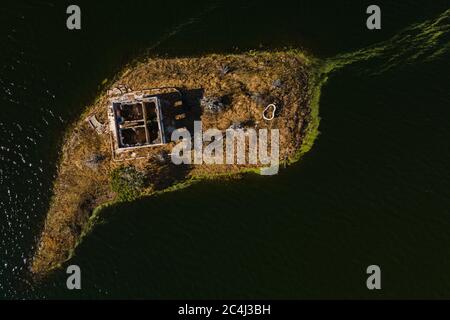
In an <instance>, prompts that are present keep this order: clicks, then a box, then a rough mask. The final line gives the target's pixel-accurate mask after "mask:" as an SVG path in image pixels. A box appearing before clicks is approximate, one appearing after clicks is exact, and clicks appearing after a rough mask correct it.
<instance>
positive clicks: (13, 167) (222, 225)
mask: <svg viewBox="0 0 450 320" xmlns="http://www.w3.org/2000/svg"><path fill="white" fill-rule="evenodd" d="M79 5H80V6H81V8H82V14H83V29H82V30H81V32H74V33H71V32H68V31H67V30H66V29H65V17H66V16H65V14H64V12H65V6H64V5H55V6H53V5H51V4H49V3H43V2H36V1H25V2H14V3H5V4H2V5H1V7H0V16H1V17H2V19H1V21H2V22H1V24H2V25H1V26H2V28H1V29H0V39H2V40H4V42H3V43H4V49H3V50H2V51H1V52H0V57H1V59H2V61H4V63H3V65H2V69H1V73H0V88H1V90H2V94H1V98H2V100H1V101H2V115H1V116H0V132H1V133H2V136H3V139H2V141H1V142H0V190H1V192H0V210H1V213H0V214H1V215H2V219H1V223H0V227H1V233H2V238H1V242H0V257H1V260H0V262H1V263H0V297H3V298H42V297H51V298H77V297H81V298H100V297H102V298H108V297H111V298H370V297H375V298H419V297H421V298H423V297H426V298H429V297H446V298H448V297H449V296H450V275H449V273H448V271H447V270H449V269H450V253H449V251H448V249H447V247H448V245H449V244H450V232H449V230H450V212H449V208H450V197H449V196H448V191H449V190H450V186H449V181H450V179H449V178H450V177H449V173H450V167H449V166H450V165H449V164H448V161H447V159H449V156H450V154H449V153H450V149H449V148H448V147H447V144H448V142H447V141H448V140H449V138H450V129H449V128H450V127H449V126H448V119H449V116H450V110H449V109H448V103H449V93H448V89H447V84H448V82H449V75H448V72H447V70H448V58H449V57H448V53H444V54H443V55H441V56H439V57H436V58H435V59H432V61H429V62H427V63H424V62H422V60H420V59H418V61H412V62H410V63H408V64H405V63H403V64H402V63H397V65H396V66H394V67H393V68H392V69H390V70H388V71H384V72H382V73H380V74H379V75H375V74H376V73H377V72H376V71H379V70H382V69H383V65H384V64H383V61H385V60H386V59H387V57H386V56H382V57H379V60H381V62H380V61H378V60H377V59H371V60H364V59H360V61H359V62H358V63H355V64H351V65H347V66H346V67H345V68H342V69H339V70H337V71H336V72H332V73H330V74H329V75H328V76H329V79H328V82H327V83H326V84H325V85H324V87H323V88H322V92H321V94H322V95H321V100H320V115H321V118H322V120H321V123H320V131H321V134H320V136H319V139H318V140H317V141H316V143H315V145H314V147H313V149H312V150H311V151H310V152H309V153H308V154H307V155H306V156H305V157H304V159H303V160H302V161H301V162H300V163H299V164H296V165H294V166H292V167H289V168H286V169H283V170H281V171H280V174H279V175H277V176H274V177H260V176H249V177H248V178H246V179H245V180H241V181H237V182H227V183H223V182H205V183H201V184H197V185H194V186H191V187H189V188H187V189H184V190H180V191H177V192H173V193H167V194H164V195H161V196H158V197H156V198H148V199H142V200H140V201H137V202H135V203H131V204H126V205H125V204H124V205H118V206H114V207H111V208H108V209H106V210H105V211H104V212H103V213H102V215H101V219H102V220H103V223H102V224H99V225H98V226H96V228H95V229H94V231H93V232H92V233H91V234H90V235H89V236H88V237H86V238H85V239H84V241H83V243H82V244H81V245H80V246H79V247H78V248H77V250H76V256H75V257H74V258H73V259H72V260H71V261H70V262H69V264H78V265H79V266H80V267H81V269H82V277H83V278H82V279H83V280H82V287H83V289H82V290H81V291H75V292H72V291H68V290H67V289H66V287H65V279H66V274H65V271H64V270H63V269H62V270H58V271H57V272H55V273H54V274H52V275H51V276H50V277H49V278H48V279H46V280H44V281H43V282H41V283H34V284H33V283H32V282H31V281H30V279H29V278H28V276H27V275H26V273H25V271H24V269H25V266H26V264H27V262H28V259H29V258H30V255H31V254H32V252H33V245H34V243H35V240H36V237H37V236H38V235H39V232H40V230H41V225H42V223H43V219H44V218H45V213H46V210H47V208H48V202H49V198H50V195H51V183H52V179H53V175H54V173H55V165H56V164H55V162H56V159H57V152H58V143H59V142H60V137H61V135H62V134H63V132H64V129H65V128H66V127H67V125H68V124H69V123H70V122H71V121H72V120H73V119H75V118H76V117H77V115H78V113H80V112H82V110H83V109H84V106H85V105H87V104H88V103H89V102H90V101H92V99H93V98H94V97H95V96H96V94H97V93H98V91H99V90H100V86H99V84H100V83H101V82H102V81H103V80H104V79H105V78H108V79H111V78H112V77H113V76H114V74H115V73H116V72H117V71H118V70H120V68H121V67H122V66H123V65H124V64H126V63H127V62H129V61H130V60H131V59H133V58H135V57H136V56H139V55H142V54H144V53H145V52H146V50H147V49H149V50H150V53H152V54H160V55H163V54H169V55H178V56H182V55H198V54H203V53H209V52H219V53H220V52H240V51H246V50H251V49H258V48H261V49H266V50H267V49H275V48H283V47H285V46H287V47H289V46H292V47H296V48H298V47H303V48H304V49H307V50H308V51H310V52H311V53H313V54H314V55H316V56H318V57H320V58H322V59H324V60H325V59H326V58H331V57H335V56H336V55H337V54H339V53H342V52H355V50H358V49H360V48H364V47H368V46H370V45H373V44H376V43H382V42H383V41H386V40H388V39H390V38H391V37H392V36H394V35H395V34H397V33H398V32H399V31H400V30H402V29H403V28H406V27H408V26H410V25H412V24H414V23H419V22H422V21H425V20H427V19H433V18H435V17H437V16H438V15H439V14H441V13H442V12H444V11H445V10H446V9H448V8H449V4H448V1H436V2H435V3H434V4H432V5H431V4H427V5H425V4H417V3H416V2H415V1H402V2H397V4H395V5H393V4H390V5H389V4H380V5H381V6H382V10H383V29H382V31H381V32H377V33H370V32H368V31H367V30H366V29H365V27H364V17H365V15H364V12H365V8H366V7H367V5H368V4H366V3H365V2H360V3H355V2H353V1H352V2H344V3H339V4H333V5H330V4H326V6H327V10H324V9H323V8H324V6H325V3H324V2H321V1H319V2H317V1H305V2H302V4H287V3H286V4H283V5H282V4H281V3H277V4H276V5H275V4H272V5H270V6H269V5H261V4H260V2H257V1H247V2H246V3H245V4H241V3H240V2H230V1H228V2H222V1H216V2H206V1H205V2H196V4H194V5H193V4H190V3H189V4H188V3H187V2H181V1H177V5H176V6H175V7H176V9H174V2H172V3H171V4H170V5H169V4H168V3H167V4H165V3H164V2H160V3H159V4H158V3H152V4H151V6H150V4H146V3H145V2H130V3H127V4H111V5H106V3H96V4H92V3H89V2H86V3H83V2H81V3H80V4H79ZM150 10H151V11H156V10H161V11H162V12H164V13H165V15H161V16H160V15H158V16H156V17H155V20H153V21H149V20H148V19H146V18H147V16H148V15H147V13H146V12H148V11H150ZM133 15H134V17H135V18H134V19H130V20H129V21H128V22H127V23H111V21H121V20H122V17H123V16H133ZM269 22H270V23H269ZM337 26H339V27H337ZM448 39H449V38H448V35H447V43H448ZM398 49H400V48H398ZM370 264H378V265H380V266H381V268H382V272H383V280H382V281H383V290H382V291H381V292H376V293H374V292H369V291H368V290H367V289H366V287H365V279H366V273H365V268H366V267H367V266H368V265H370Z"/></svg>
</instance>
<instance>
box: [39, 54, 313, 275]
mask: <svg viewBox="0 0 450 320" xmlns="http://www.w3.org/2000/svg"><path fill="white" fill-rule="evenodd" d="M197 64H203V68H198V67H197V66H196V65H197ZM224 64H225V65H230V66H231V67H230V68H231V71H229V72H227V73H225V74H223V70H222V73H221V72H220V71H219V72H218V74H216V73H217V70H216V69H217V67H221V66H222V67H223V65H224ZM260 64H261V65H260ZM313 64H314V63H313V60H312V58H308V57H306V56H305V55H304V54H303V53H302V52H300V51H295V50H289V51H284V52H283V51H277V52H254V51H252V52H249V53H244V54H230V55H220V54H212V55H207V56H203V57H198V58H192V57H191V58H169V59H162V58H148V59H147V60H146V61H138V62H132V63H131V64H129V65H127V66H126V67H125V68H124V69H123V70H122V71H121V72H119V73H118V76H116V77H115V79H114V81H111V82H112V83H111V85H109V88H114V87H116V86H117V85H121V84H126V85H127V86H131V87H132V88H133V89H139V86H140V83H139V82H140V81H142V82H145V81H147V82H148V80H143V79H148V78H151V79H152V80H151V81H153V82H154V83H155V84H169V85H171V86H173V87H184V88H187V89H193V88H197V87H199V84H201V86H202V87H203V88H204V89H205V95H208V96H209V95H217V94H224V93H225V94H231V95H233V99H232V103H231V104H230V107H229V110H227V111H226V112H228V113H227V114H226V115H222V114H219V116H214V117H211V116H209V115H207V114H202V115H201V117H202V121H203V120H205V119H206V126H207V127H211V126H212V125H217V126H219V127H220V126H222V127H223V128H226V126H227V125H228V124H229V122H230V121H231V122H232V121H234V120H242V119H243V117H244V118H245V117H249V115H248V114H247V113H249V114H254V113H255V112H253V111H254V110H259V109H258V108H260V106H257V105H256V104H257V103H254V101H253V100H252V97H251V96H250V94H251V93H253V92H268V91H269V95H271V93H270V92H271V91H275V92H281V93H279V95H280V96H281V100H283V101H282V102H281V104H282V105H283V110H282V114H281V115H280V116H279V119H277V121H278V123H277V124H278V126H280V129H286V127H288V125H290V126H291V131H289V130H287V129H286V130H284V131H282V132H281V135H280V136H281V138H282V140H281V144H280V153H281V154H283V157H282V159H283V160H282V161H280V165H281V166H283V165H284V166H287V165H292V164H294V163H296V162H298V161H299V160H300V159H301V158H302V156H303V155H304V154H305V153H307V152H308V151H309V150H310V148H311V147H312V145H313V143H314V141H315V139H316V138H317V135H318V125H319V121H320V120H319V114H318V99H319V96H320V87H317V86H316V81H317V79H316V78H315V73H314V71H313V70H312V68H313ZM261 74H263V75H261ZM191 76H192V77H193V78H194V80H193V81H192V80H191V79H190V77H191ZM276 76H280V77H281V76H285V78H286V79H283V82H282V83H283V85H285V86H286V87H285V88H284V89H280V88H274V87H273V85H272V83H273V80H274V77H276ZM276 78H277V79H278V77H276ZM155 79H156V80H155ZM183 81H184V83H183ZM153 82H151V83H149V84H153ZM235 83H237V84H239V86H237V85H235ZM102 84H106V83H102ZM179 84H183V85H182V86H180V85H179ZM243 84H244V85H243ZM142 86H144V84H142ZM144 87H149V85H148V84H147V83H145V86H144ZM242 87H245V88H244V89H242ZM277 90H278V91H277ZM277 94H278V93H277ZM274 95H275V94H274ZM293 97H294V99H296V100H294V102H292V100H293ZM107 98H108V97H107V89H102V91H101V92H100V94H99V95H98V96H97V98H96V99H95V101H94V102H93V103H92V105H90V106H88V107H87V108H86V110H85V111H84V112H83V113H82V114H81V115H80V117H79V119H78V120H77V121H75V122H74V123H73V124H72V125H70V126H69V128H68V129H67V131H66V133H65V135H64V138H63V143H62V147H61V153H60V159H59V163H58V169H57V178H56V180H55V182H54V186H53V196H52V200H51V203H50V206H49V211H48V215H47V218H46V221H45V225H44V229H43V231H42V234H41V236H40V239H39V245H38V246H37V250H36V252H35V254H34V256H33V259H32V264H31V266H30V271H31V273H32V275H33V276H35V277H37V278H40V277H44V276H45V275H47V274H48V273H49V272H51V271H52V270H54V269H56V268H59V267H61V265H62V264H63V263H64V262H66V261H68V260H69V259H70V258H71V257H72V256H73V255H74V253H75V249H76V247H77V246H78V245H79V244H80V243H81V241H82V239H83V237H84V236H86V235H87V234H89V232H90V231H92V229H93V228H94V227H95V224H96V222H97V219H98V217H99V216H100V214H101V212H102V211H103V209H105V208H107V207H109V206H113V205H115V204H118V203H121V202H128V201H134V200H136V199H139V198H142V197H154V196H158V195H161V194H164V193H166V192H172V191H176V190H181V189H184V188H187V187H189V186H191V185H192V184H195V183H198V182H201V181H204V180H222V179H233V180H240V179H242V178H245V176H246V175H248V174H250V173H257V171H258V170H259V169H258V167H257V166H256V167H255V166H249V165H241V166H239V165H232V166H231V167H230V166H228V167H227V166H226V165H218V166H219V167H220V168H218V167H216V166H214V169H212V168H210V167H206V166H205V165H200V166H198V167H197V168H195V166H190V167H189V168H187V169H186V168H184V169H183V170H181V169H179V168H174V167H173V166H171V165H170V164H167V163H162V164H160V163H158V162H157V161H156V160H155V158H152V156H153V155H156V153H157V152H159V151H161V150H166V152H168V151H167V148H166V147H164V146H162V147H161V148H157V149H158V150H157V151H155V152H153V151H152V153H154V154H152V156H149V157H148V158H146V159H143V160H133V161H125V162H127V164H125V167H126V166H132V167H135V168H136V172H144V173H145V174H146V178H148V180H149V184H143V185H141V186H138V187H137V188H136V189H137V190H134V189H133V192H132V193H130V192H128V191H129V190H128V189H127V190H126V191H127V192H126V196H123V195H122V190H121V189H120V188H122V186H119V189H118V190H116V191H114V190H112V189H114V187H112V186H111V184H112V183H111V180H112V178H111V174H112V173H113V172H116V171H118V172H119V173H120V170H121V168H122V167H123V166H121V165H118V164H116V163H114V161H113V160H112V159H111V155H110V154H108V152H110V141H109V137H105V136H102V135H95V133H93V132H92V130H91V128H89V127H88V126H87V124H86V121H85V118H86V117H87V116H89V115H92V114H94V115H96V116H97V117H98V118H99V119H100V121H101V122H103V123H106V117H105V116H106V105H107V100H108V99H107ZM289 102H290V103H289ZM233 103H234V104H233ZM245 103H252V104H255V105H256V106H252V108H254V110H253V109H252V110H250V111H249V112H246V113H245V114H243V113H242V112H240V110H241V109H239V108H238V107H236V105H238V106H239V105H241V106H242V105H245ZM252 112H253V113H252ZM284 113H286V114H284ZM294 116H295V117H294ZM225 118H226V120H227V122H226V123H225V121H224V120H223V119H225ZM294 118H295V119H294ZM263 125H264V124H263ZM292 128H294V129H292ZM90 130H91V131H90ZM86 137H89V139H84V138H86ZM292 149H293V150H292ZM154 150H156V149H154ZM93 153H97V154H101V155H102V157H104V159H103V160H102V161H101V163H99V164H98V166H96V168H95V169H93V170H89V169H87V168H86V156H88V155H89V154H93ZM130 162H131V163H130ZM180 171H183V172H181V173H180ZM155 180H156V181H157V182H155ZM127 188H128V186H127Z"/></svg>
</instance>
